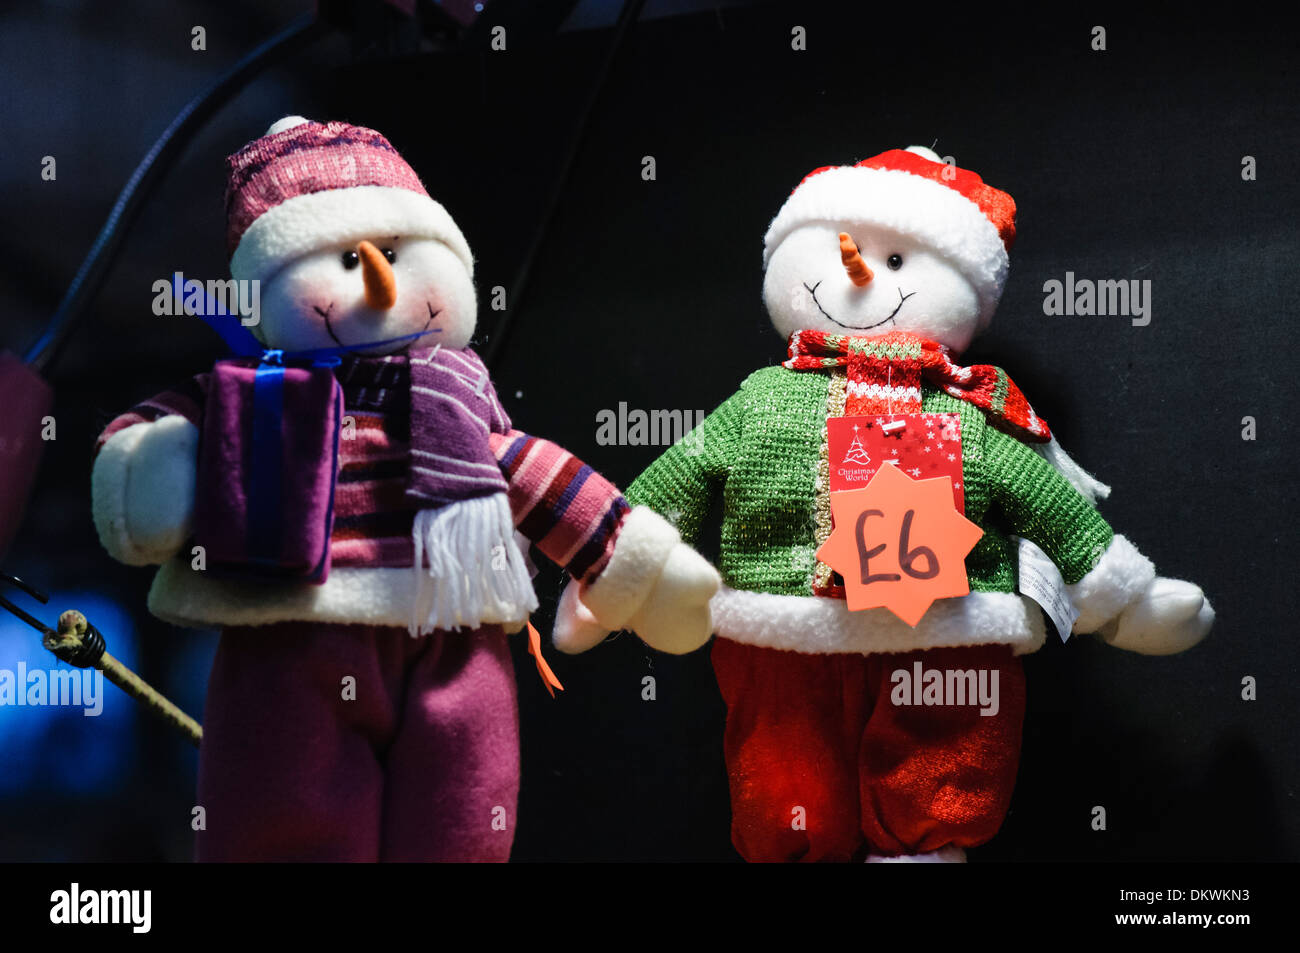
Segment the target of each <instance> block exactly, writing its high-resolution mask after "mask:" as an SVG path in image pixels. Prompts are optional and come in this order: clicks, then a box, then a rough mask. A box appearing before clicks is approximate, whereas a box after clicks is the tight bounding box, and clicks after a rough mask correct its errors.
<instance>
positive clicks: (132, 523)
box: [90, 415, 199, 566]
mask: <svg viewBox="0 0 1300 953" xmlns="http://www.w3.org/2000/svg"><path fill="white" fill-rule="evenodd" d="M198 448H199V431H198V428H197V427H195V426H194V425H193V424H192V423H190V422H189V421H188V420H186V419H185V418H184V417H181V416H179V415H169V416H167V417H162V418H160V419H158V420H155V421H153V422H152V423H139V424H132V425H131V426H130V427H127V428H125V429H123V430H119V431H118V432H117V433H115V434H113V436H112V437H110V438H109V439H108V440H107V441H106V442H105V443H104V446H103V447H101V448H100V450H99V456H97V457H96V458H95V467H94V470H93V472H92V474H91V481H90V493H91V513H92V515H93V517H94V520H95V529H96V530H97V531H98V532H99V541H100V543H102V544H103V546H104V548H105V549H106V550H108V554H109V555H110V556H112V557H113V558H114V559H116V560H117V561H118V562H123V563H126V564H127V565H128V566H148V565H151V564H159V563H164V562H166V561H167V560H168V559H170V558H171V557H172V556H174V555H175V554H176V553H177V552H179V551H180V548H181V547H182V546H183V545H185V540H186V539H188V538H189V535H190V528H191V525H192V523H193V519H194V480H195V475H196V473H197V470H198Z"/></svg>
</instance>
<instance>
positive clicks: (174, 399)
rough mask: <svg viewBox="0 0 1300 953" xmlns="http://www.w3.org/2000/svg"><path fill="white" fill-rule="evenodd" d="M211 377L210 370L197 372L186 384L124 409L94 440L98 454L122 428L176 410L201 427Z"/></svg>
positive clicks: (161, 416) (175, 411) (152, 419)
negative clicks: (106, 442) (208, 371)
mask: <svg viewBox="0 0 1300 953" xmlns="http://www.w3.org/2000/svg"><path fill="white" fill-rule="evenodd" d="M210 377H211V375H210V374H207V373H203V374H196V375H195V376H194V377H192V378H191V379H190V380H188V381H186V382H185V383H184V384H181V385H180V386H178V387H176V388H174V389H172V390H166V391H163V392H162V393H161V394H158V395H157V396H155V397H150V398H149V399H148V400H145V401H141V402H140V403H138V404H136V405H135V406H134V407H132V408H131V409H130V410H128V411H126V412H125V413H122V414H119V415H118V416H116V417H114V418H113V419H112V420H111V421H109V424H108V426H107V427H105V428H104V431H103V432H102V433H101V434H100V435H99V438H98V439H97V440H96V441H95V449H94V453H95V454H98V453H99V450H100V448H101V447H103V446H104V443H105V441H107V440H108V438H109V437H111V436H113V434H115V433H117V432H118V431H119V430H125V429H126V428H127V427H130V426H132V425H134V424H142V423H153V422H154V421H155V420H159V419H161V418H163V417H170V416H171V415H173V414H177V415H179V416H181V417H184V418H185V419H186V420H188V421H189V422H190V423H192V424H193V425H194V426H196V427H202V426H203V404H204V402H205V401H206V400H207V395H208V381H209V379H210Z"/></svg>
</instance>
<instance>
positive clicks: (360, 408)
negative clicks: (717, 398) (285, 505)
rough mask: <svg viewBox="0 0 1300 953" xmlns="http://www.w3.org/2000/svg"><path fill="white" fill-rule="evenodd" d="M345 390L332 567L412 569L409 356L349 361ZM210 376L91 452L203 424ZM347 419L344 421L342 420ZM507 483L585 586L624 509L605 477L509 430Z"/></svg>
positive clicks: (518, 521)
mask: <svg viewBox="0 0 1300 953" xmlns="http://www.w3.org/2000/svg"><path fill="white" fill-rule="evenodd" d="M336 375H337V377H338V379H339V383H340V385H341V386H342V388H343V406H344V416H345V420H344V424H345V426H351V427H352V428H353V437H352V438H351V439H348V440H340V441H339V476H338V485H337V487H336V489H335V496H334V531H333V534H332V535H331V537H330V561H331V563H332V565H334V566H337V567H345V566H353V567H372V568H373V567H386V568H402V567H409V566H411V564H412V562H413V561H414V549H413V546H412V543H411V529H412V523H413V521H414V518H415V514H416V512H417V511H418V509H419V508H420V505H421V504H420V503H419V502H418V501H416V500H412V499H410V498H408V497H407V495H406V487H407V470H408V467H409V465H410V440H409V435H410V427H411V420H410V416H411V415H410V399H409V389H410V367H409V365H408V363H407V358H406V355H393V356H391V357H384V358H357V357H349V358H345V359H344V360H343V362H342V364H340V365H339V367H338V368H337V370H336ZM208 380H209V375H208V374H198V375H196V376H195V377H194V378H192V379H191V380H189V381H188V382H186V383H185V384H183V385H181V386H180V387H177V388H176V389H175V390H170V391H165V392H164V393H161V394H159V395H157V396H156V397H152V398H150V399H149V400H146V401H144V402H142V403H140V404H137V405H136V406H135V407H132V408H131V409H130V410H129V411H127V412H126V413H124V414H122V415H120V416H118V417H116V418H115V419H114V420H113V421H112V422H111V423H109V425H108V426H107V427H106V428H105V429H104V432H103V433H101V434H100V436H99V439H98V441H97V442H96V445H95V451H96V452H98V451H99V448H100V447H101V446H103V444H104V441H106V440H107V439H108V438H109V437H111V436H113V434H115V433H117V432H118V431H119V430H122V429H124V428H126V427H129V426H131V425H133V424H137V423H143V422H148V421H154V420H157V419H159V418H160V417H165V416H168V415H170V414H179V415H181V416H182V417H185V418H186V419H187V420H189V421H190V422H191V423H193V424H194V425H195V426H196V427H201V426H202V421H203V405H204V400H205V398H206V395H207V390H208ZM348 418H350V419H348ZM491 445H492V450H493V452H494V453H495V454H496V458H497V462H498V465H499V466H500V468H501V472H502V475H503V476H504V477H505V480H506V484H507V494H508V497H509V500H510V508H511V511H512V513H513V516H514V522H515V526H516V528H517V529H518V530H519V531H520V532H521V533H523V535H524V536H525V537H527V538H528V539H529V541H530V542H532V543H533V544H534V545H536V546H537V547H538V549H540V550H541V552H542V553H543V555H545V556H546V557H547V558H548V559H550V560H552V561H553V562H555V563H556V564H557V565H559V566H560V567H561V568H563V569H565V570H566V571H567V572H569V573H570V574H571V575H572V576H574V577H575V578H577V579H579V580H581V581H583V582H587V583H589V582H591V581H593V580H594V579H595V578H596V577H597V576H598V575H599V574H600V572H601V570H602V569H604V567H605V565H606V564H607V563H608V562H609V557H610V553H611V552H612V550H613V546H614V538H615V536H616V535H617V533H618V529H619V527H620V526H621V524H622V522H623V517H624V515H625V514H626V513H627V511H628V509H629V507H628V503H627V501H626V500H624V499H623V497H622V495H621V494H620V493H619V492H618V490H617V488H616V487H614V485H613V484H611V483H610V482H609V481H608V480H606V479H605V478H604V477H602V476H601V475H600V474H599V473H596V472H595V471H594V470H592V469H591V467H589V466H587V465H586V464H585V463H583V462H582V461H581V460H579V459H578V458H577V457H575V456H574V455H573V454H571V453H569V452H568V451H567V450H565V449H563V448H562V447H559V446H557V445H556V444H554V443H551V442H550V441H549V440H543V439H541V438H538V437H532V436H529V435H528V434H525V433H521V432H520V431H518V430H511V431H509V432H507V433H504V434H493V435H492V436H491Z"/></svg>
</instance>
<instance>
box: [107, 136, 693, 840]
mask: <svg viewBox="0 0 1300 953" xmlns="http://www.w3.org/2000/svg"><path fill="white" fill-rule="evenodd" d="M228 166H229V181H228V186H227V191H226V210H227V246H228V250H229V252H230V255H231V258H230V269H231V273H232V275H233V276H234V278H235V279H237V280H256V281H259V282H260V289H261V293H260V297H261V308H260V315H259V321H258V323H257V324H256V325H255V328H254V331H255V334H256V335H257V337H258V338H259V340H260V342H261V343H262V345H263V346H264V347H265V348H266V349H267V355H266V356H264V357H263V358H262V360H264V361H268V360H272V357H271V355H274V358H273V359H274V360H279V361H284V362H285V363H290V362H291V360H290V359H291V356H292V355H295V354H298V355H302V354H315V355H318V356H319V355H320V354H322V353H329V354H332V355H333V356H334V358H336V361H335V365H336V366H334V368H333V370H332V371H326V372H325V383H326V385H327V388H328V389H327V391H326V393H327V394H328V393H330V392H331V391H330V390H329V389H332V392H333V393H335V394H337V395H338V397H337V401H336V402H334V403H330V402H326V403H324V404H321V405H320V406H319V407H317V406H316V405H311V404H305V403H303V401H304V400H305V399H306V397H305V395H306V394H307V393H308V392H307V391H305V390H303V389H302V388H296V389H295V387H292V386H291V385H292V384H293V380H291V379H290V377H289V372H288V371H285V372H284V373H283V374H280V373H279V372H278V369H277V368H276V367H275V366H274V364H271V363H268V364H266V365H265V366H259V367H258V368H257V370H256V382H257V383H256V384H255V387H256V388H259V389H260V388H262V385H263V384H265V385H266V390H258V391H257V393H256V394H255V400H254V404H253V406H254V408H259V407H264V406H266V404H265V402H264V401H263V398H264V397H266V395H267V394H272V395H273V398H274V401H273V403H272V404H271V406H274V407H275V410H276V414H278V415H279V416H278V417H273V418H271V419H272V420H273V426H271V427H270V429H269V430H267V429H266V428H265V427H263V429H262V430H261V431H260V436H259V430H258V424H257V422H256V421H254V422H253V423H252V425H251V426H252V437H251V440H250V439H249V438H248V436H247V434H248V430H249V426H250V423H249V421H248V420H247V416H248V413H249V408H248V404H247V402H246V401H244V402H241V400H242V399H241V398H239V397H238V388H237V387H236V388H234V389H233V390H232V389H231V388H230V387H227V384H229V383H230V382H232V381H233V382H235V383H236V384H237V383H238V381H239V380H241V378H239V377H238V374H239V373H245V372H244V371H241V370H240V369H239V368H238V367H235V368H234V369H233V370H230V369H229V368H227V370H229V373H226V372H225V371H223V373H222V374H218V369H221V368H222V365H220V364H219V365H218V368H216V369H214V370H213V372H212V373H210V374H200V375H198V376H197V377H195V378H194V379H193V380H191V381H189V382H188V383H186V384H185V385H182V386H180V387H178V388H176V389H175V390H172V391H168V392H166V393H163V394H160V395H158V396H157V397H154V398H152V399H150V400H147V401H145V402H144V403H142V404H140V405H138V406H137V407H135V408H133V409H132V410H130V411H129V412H127V413H126V414H123V415H122V416H120V417H118V418H117V419H115V420H114V421H113V422H112V423H111V424H110V425H109V426H108V428H107V429H106V430H105V431H104V433H103V435H102V436H101V437H100V440H99V442H98V445H97V455H96V460H95V465H94V475H93V481H92V483H93V510H94V517H95V523H96V527H97V529H98V531H99V535H100V539H101V541H102V542H103V544H104V546H105V547H106V548H107V550H108V551H109V553H110V554H111V555H112V556H114V557H115V558H117V559H118V560H120V561H122V562H125V563H128V564H131V565H146V564H160V565H161V569H160V570H159V571H158V573H157V575H156V576H155V579H154V584H153V587H152V589H151V591H150V596H149V607H150V610H151V611H152V612H153V613H154V614H155V615H157V616H159V617H160V618H162V619H164V620H166V621H169V622H172V623H175V624H177V625H183V626H193V627H219V628H221V629H222V635H221V641H220V644H219V647H218V650H217V657H216V660H215V662H214V667H213V671H212V674H211V678H210V681H209V686H208V698H207V704H206V709H205V716H204V737H203V741H202V744H201V747H200V756H199V780H198V802H197V803H198V805H199V806H200V807H202V808H203V818H204V823H203V825H202V826H201V828H200V829H199V831H198V834H197V839H196V853H197V856H198V858H199V859H200V860H351V861H373V860H454V861H478V860H499V861H503V860H506V859H507V858H508V857H509V854H510V847H511V843H512V841H513V836H514V829H515V806H516V799H517V795H518V789H519V727H518V710H517V704H516V687H515V681H514V673H513V670H512V665H511V659H510V655H509V651H508V646H507V633H509V632H513V631H518V630H519V629H521V628H522V627H523V626H524V624H525V623H526V621H527V618H528V615H529V613H530V612H531V610H532V609H534V608H535V607H536V606H537V598H536V596H535V594H534V592H533V589H532V584H531V578H530V573H529V569H528V566H527V560H526V557H525V550H526V545H527V543H529V542H531V543H533V544H535V545H536V546H537V548H538V549H539V550H540V551H541V552H542V553H543V554H545V555H546V556H547V557H548V558H550V559H552V560H553V561H554V562H556V563H557V564H559V565H560V566H562V567H563V568H564V569H566V570H567V571H568V573H569V574H571V576H572V577H573V579H574V580H575V581H577V582H578V583H579V584H580V587H581V592H582V594H583V598H584V600H585V605H586V606H587V607H588V608H590V609H591V610H592V611H594V613H595V617H596V618H597V619H599V620H600V621H601V624H603V625H605V626H608V627H610V628H621V627H623V626H625V625H626V626H629V627H633V628H635V629H636V630H637V631H639V632H641V633H644V634H645V635H647V636H649V637H658V638H661V639H669V640H670V639H671V638H674V637H680V634H679V633H682V632H687V633H690V634H691V637H693V638H694V639H696V640H699V641H702V640H704V639H706V638H707V637H708V633H709V630H710V621H709V599H710V597H711V596H712V595H713V594H714V593H715V592H716V591H717V586H718V579H717V574H716V571H715V570H714V569H713V567H712V566H710V565H709V564H708V563H707V562H706V561H705V560H703V559H702V558H701V557H700V556H698V555H697V554H696V553H695V552H694V551H693V550H692V549H690V548H689V547H687V546H686V545H684V544H683V543H682V542H681V540H680V536H679V534H678V532H677V530H676V529H674V528H673V527H672V526H671V525H670V524H668V523H667V522H665V521H664V520H663V519H662V518H661V517H660V516H658V515H657V514H656V513H654V512H653V511H652V510H651V509H649V508H646V507H636V508H632V507H630V506H629V505H628V503H627V502H626V500H625V499H624V498H623V497H622V496H621V495H620V494H619V493H618V491H617V490H616V489H615V488H614V487H613V486H612V485H610V484H609V483H608V482H606V481H605V480H603V479H602V478H601V477H600V476H599V475H598V474H596V473H594V472H592V471H591V469H590V468H589V467H587V466H585V465H584V464H582V462H581V461H580V460H577V459H576V458H574V457H573V456H572V455H571V454H569V453H567V452H566V451H564V450H563V449H562V448H560V447H558V446H556V445H555V444H552V443H549V442H547V441H545V440H541V439H538V438H535V437H531V436H529V435H528V434H525V433H521V432H520V431H518V430H514V429H513V428H512V427H511V424H510V421H509V418H508V417H507V415H506V413H505V411H504V409H503V408H502V406H501V404H500V402H499V401H498V400H497V397H496V393H495V391H494V389H493V387H492V383H491V381H490V379H489V378H488V374H487V370H486V368H485V367H484V365H483V363H482V361H481V360H480V359H479V358H478V356H477V355H475V353H474V352H473V351H472V350H471V349H470V348H469V347H468V346H467V345H468V343H469V340H470V336H471V335H472V334H473V332H474V327H475V320H476V299H475V291H474V284H473V259H472V257H471V255H470V250H469V247H468V245H467V244H466V241H465V238H464V236H463V235H462V234H461V231H460V229H459V228H457V226H456V224H455V222H454V221H453V220H452V218H451V216H450V215H449V214H448V213H447V211H446V210H445V209H444V208H443V206H442V205H440V204H439V203H438V202H436V201H434V200H433V199H432V198H431V197H430V196H429V195H428V193H427V192H426V190H425V189H424V187H423V185H422V184H421V183H420V180H419V178H418V177H417V176H416V174H415V172H414V171H413V170H412V169H411V167H410V166H409V165H408V164H407V163H406V162H405V161H404V160H403V159H402V158H401V156H399V155H398V153H397V152H396V151H395V150H394V149H393V147H392V145H390V144H389V142H388V141H387V140H386V139H385V138H384V137H383V136H381V135H380V134H379V133H377V132H375V131H373V130H370V129H365V128H362V127H358V126H353V125H349V124H347V123H342V122H330V123H317V122H308V121H306V120H304V119H302V118H300V117H288V118H286V119H283V120H281V121H280V122H277V123H276V124H275V125H273V126H272V127H271V128H270V130H269V131H268V133H267V134H266V135H265V136H263V137H262V138H259V139H257V140H255V141H253V142H251V143H250V144H248V145H247V146H245V147H244V148H243V149H241V150H240V151H239V152H237V153H236V154H235V155H233V156H231V157H230V159H229V160H228ZM264 371H265V372H266V373H265V374H264V373H263V372H264ZM295 373H299V372H297V371H295ZM307 373H308V372H307V371H302V372H301V373H300V376H301V375H305V374H307ZM311 373H315V374H316V375H317V376H316V377H312V378H310V380H317V379H318V378H319V373H318V372H317V371H313V372H311ZM246 374H248V375H251V374H253V371H252V370H248V371H246ZM331 374H332V375H333V377H332V378H331V377H330V375H331ZM232 386H233V385H232ZM304 386H305V385H304ZM232 394H234V395H235V396H234V397H232V396H231V395H232ZM218 402H221V403H222V408H223V409H222V410H221V412H220V413H217V412H215V411H214V408H215V407H216V405H217V403H218ZM339 404H341V409H342V413H341V414H339V415H338V421H337V427H336V431H335V433H334V434H328V435H327V436H328V437H329V439H328V440H326V441H325V446H326V447H329V448H333V447H335V446H337V449H336V450H334V451H333V455H332V456H328V457H326V461H327V465H326V467H322V468H318V469H328V470H329V471H330V472H328V473H326V477H327V478H328V479H327V480H326V481H325V482H324V484H323V485H324V486H326V487H327V490H328V492H329V493H332V496H331V497H330V501H329V502H330V505H329V507H327V508H325V509H324V510H323V511H324V512H326V513H328V514H329V515H330V517H331V518H330V519H329V520H328V521H327V526H326V528H325V529H324V530H321V529H320V527H319V526H318V525H315V526H305V525H304V526H295V525H294V523H293V521H292V518H291V514H292V513H295V512H298V511H299V510H301V509H302V508H303V506H304V505H305V504H304V499H307V502H308V503H310V502H311V500H310V499H309V497H310V494H302V493H296V492H295V488H296V487H299V486H300V485H301V486H307V485H310V486H312V487H319V486H320V485H322V484H320V482H319V480H317V477H318V476H319V474H318V473H316V472H312V473H310V474H308V476H310V477H311V479H305V478H303V477H302V475H301V474H298V473H296V472H295V467H302V468H306V467H307V464H306V463H305V462H304V461H303V460H301V459H295V458H294V455H293V453H292V452H290V451H283V448H284V447H286V446H288V447H293V446H297V444H294V443H293V442H292V440H294V439H297V437H298V436H300V435H301V434H303V433H310V432H311V431H312V428H313V427H316V428H317V429H319V427H320V421H321V419H325V418H324V414H325V413H326V412H327V411H329V410H330V409H331V408H334V409H335V410H336V411H337V409H338V406H339ZM313 407H315V408H316V409H315V410H313V409H312V408H313ZM313 414H314V415H315V416H314V417H313ZM305 418H306V419H305ZM344 427H346V428H347V432H346V433H342V439H339V438H338V433H339V432H340V431H342V430H343V428H344ZM259 441H260V442H262V443H265V442H267V441H269V442H270V443H271V445H273V446H274V447H276V448H277V452H280V453H282V456H283V461H284V463H283V467H282V468H279V469H278V468H277V466H276V465H272V466H271V467H270V468H269V469H266V470H263V471H260V472H259V475H258V480H259V481H262V478H263V477H269V479H270V482H271V483H272V484H274V485H275V487H276V488H277V490H278V491H279V496H277V497H275V501H276V502H275V503H274V504H273V505H272V506H271V507H270V508H269V510H267V511H265V512H261V513H259V514H257V517H256V519H254V518H252V517H250V519H249V521H248V522H249V526H250V527H254V526H257V527H260V529H259V532H262V530H264V529H265V525H266V523H267V522H268V521H269V522H270V523H271V524H273V525H275V526H276V527H277V531H276V533H274V534H272V537H273V538H272V539H271V540H270V543H271V544H272V545H273V547H274V550H275V551H276V552H280V553H283V552H285V551H288V550H289V549H292V548H293V546H292V545H290V544H292V543H294V542H295V539H294V536H293V534H294V533H296V532H302V533H307V534H310V533H311V532H318V531H319V532H320V535H321V538H322V540H324V541H325V543H326V545H327V550H326V554H327V556H328V569H327V570H326V571H325V572H324V573H323V574H321V575H320V576H319V577H317V578H310V579H303V578H295V579H285V578H282V577H279V576H276V575H275V574H274V573H270V574H268V576H267V578H248V577H247V574H245V575H230V574H223V573H220V572H217V571H215V570H214V569H213V568H212V567H205V565H204V563H203V562H202V561H200V560H196V559H195V558H194V556H193V553H194V547H193V546H191V543H192V542H194V538H193V536H192V534H193V533H194V532H195V529H196V525H195V524H196V517H195V514H196V511H197V512H199V513H200V514H202V513H203V512H206V510H205V509H204V507H205V506H207V505H208V503H210V500H208V499H206V498H205V497H204V495H203V493H204V492H207V493H216V494H224V495H227V496H229V498H230V499H231V500H233V501H234V504H233V508H232V510H231V512H235V513H238V512H242V510H241V509H240V507H243V506H244V504H245V502H246V500H245V497H247V506H248V508H249V509H250V510H251V508H252V507H253V504H252V502H251V500H252V499H253V498H254V497H258V498H259V499H261V498H264V497H265V496H266V493H265V487H264V486H261V485H257V486H248V485H243V484H241V483H239V481H238V480H235V479H234V478H233V476H232V478H231V480H229V481H227V482H229V483H232V484H234V485H233V486H225V485H224V484H223V480H222V478H223V474H222V473H221V472H220V469H219V466H218V472H216V473H215V478H214V474H211V473H208V474H206V477H207V479H203V477H204V476H205V473H204V468H205V467H207V466H208V464H207V463H206V462H204V461H209V460H216V461H217V462H218V464H220V461H221V460H223V459H225V460H227V461H228V462H229V464H230V467H231V468H232V470H233V469H235V468H238V467H242V465H243V464H242V462H241V461H245V460H246V459H247V458H248V457H249V455H250V454H253V455H256V454H258V453H260V452H261V451H260V450H259V449H258V444H259ZM250 447H251V448H250ZM222 454H226V456H225V457H223V456H222ZM271 459H272V460H276V459H277V458H276V457H275V456H274V455H272V457H271ZM335 478H336V479H335ZM262 482H265V481H262ZM205 486H206V487H207V488H208V490H207V491H203V487H205ZM196 487H197V489H196ZM196 494H197V498H196ZM516 528H517V529H516ZM222 530H223V527H222V526H220V525H218V526H216V527H215V528H213V532H214V534H215V536H214V538H216V537H219V536H220V533H221V531H222ZM250 533H251V529H250ZM517 533H518V534H522V535H517ZM262 535H265V533H264V532H262ZM266 542H267V541H266V540H265V539H261V540H260V543H259V545H260V544H261V543H266ZM521 542H522V543H523V544H524V545H523V546H522V547H521ZM259 565H262V564H259ZM255 568H256V567H255ZM254 575H255V574H254ZM529 628H530V633H531V632H533V630H532V629H531V626H530V627H529ZM538 664H539V668H541V669H544V670H545V666H544V663H542V662H541V661H540V655H539V663H538ZM547 671H549V670H547Z"/></svg>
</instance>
